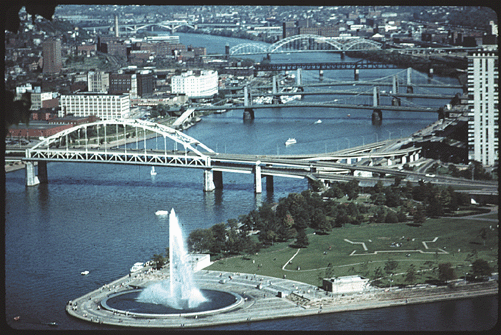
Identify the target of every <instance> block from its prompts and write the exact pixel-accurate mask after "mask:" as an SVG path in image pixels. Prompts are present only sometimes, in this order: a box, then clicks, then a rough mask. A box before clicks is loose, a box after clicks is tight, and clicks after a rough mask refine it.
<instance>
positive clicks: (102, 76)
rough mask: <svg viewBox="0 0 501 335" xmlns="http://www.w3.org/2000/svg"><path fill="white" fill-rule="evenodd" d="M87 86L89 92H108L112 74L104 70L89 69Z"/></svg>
mask: <svg viewBox="0 0 501 335" xmlns="http://www.w3.org/2000/svg"><path fill="white" fill-rule="evenodd" d="M87 88H88V90H89V92H104V93H107V92H108V89H109V88H110V74H109V73H107V72H102V71H89V72H88V73H87Z"/></svg>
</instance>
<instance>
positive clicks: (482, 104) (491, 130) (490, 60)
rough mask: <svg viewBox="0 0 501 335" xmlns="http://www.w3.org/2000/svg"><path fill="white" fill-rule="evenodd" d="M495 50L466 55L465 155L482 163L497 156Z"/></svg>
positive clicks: (491, 161) (491, 162) (496, 63)
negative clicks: (466, 140) (466, 118)
mask: <svg viewBox="0 0 501 335" xmlns="http://www.w3.org/2000/svg"><path fill="white" fill-rule="evenodd" d="M498 78H499V74H498V54H497V52H474V53H473V54H472V55H470V56H468V96H469V100H468V105H469V106H468V109H469V113H468V159H469V160H475V161H478V162H480V163H482V164H483V165H485V166H492V165H494V163H495V161H497V160H498V130H499V125H498V118H499V105H498V102H499V101H498Z"/></svg>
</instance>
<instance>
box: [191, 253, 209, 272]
mask: <svg viewBox="0 0 501 335" xmlns="http://www.w3.org/2000/svg"><path fill="white" fill-rule="evenodd" d="M188 258H189V262H190V264H191V269H192V270H193V272H198V271H200V270H202V269H204V268H206V267H208V266H209V265H211V264H212V263H211V261H210V254H189V255H188Z"/></svg>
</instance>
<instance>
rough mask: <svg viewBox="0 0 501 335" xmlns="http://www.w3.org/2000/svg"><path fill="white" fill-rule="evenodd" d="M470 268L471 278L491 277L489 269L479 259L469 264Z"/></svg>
mask: <svg viewBox="0 0 501 335" xmlns="http://www.w3.org/2000/svg"><path fill="white" fill-rule="evenodd" d="M471 268H472V270H473V276H475V277H482V276H490V275H491V267H490V266H489V263H487V261H486V260H484V259H482V258H479V259H477V260H476V261H474V262H473V263H471Z"/></svg>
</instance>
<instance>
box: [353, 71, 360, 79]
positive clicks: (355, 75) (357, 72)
mask: <svg viewBox="0 0 501 335" xmlns="http://www.w3.org/2000/svg"><path fill="white" fill-rule="evenodd" d="M359 77H360V70H359V69H355V72H354V80H355V81H357V80H358V78H359Z"/></svg>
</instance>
